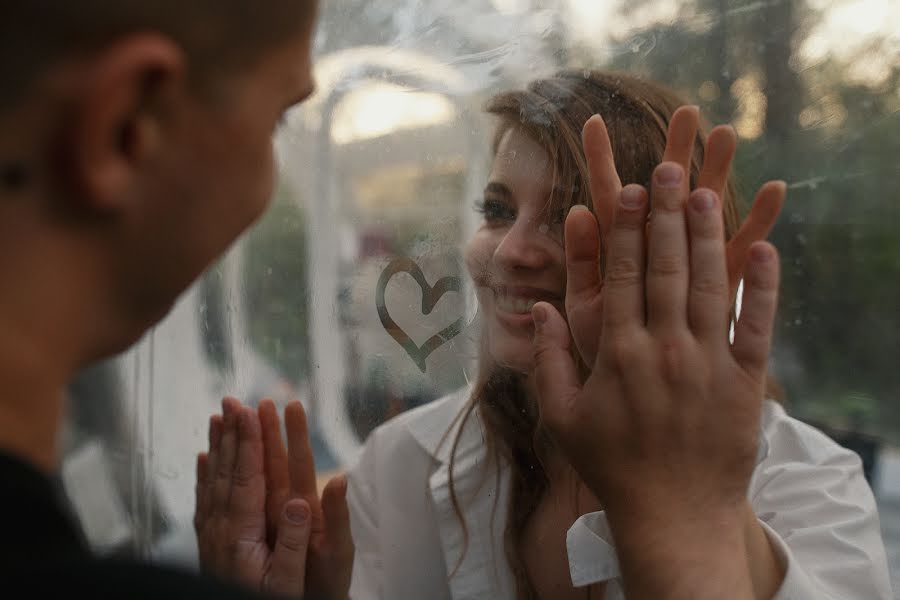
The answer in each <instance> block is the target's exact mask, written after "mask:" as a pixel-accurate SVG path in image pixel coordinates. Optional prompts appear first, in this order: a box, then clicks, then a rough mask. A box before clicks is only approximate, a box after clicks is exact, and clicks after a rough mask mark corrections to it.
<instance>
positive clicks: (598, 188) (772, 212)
mask: <svg viewBox="0 0 900 600" xmlns="http://www.w3.org/2000/svg"><path fill="white" fill-rule="evenodd" d="M699 126H700V115H699V113H698V111H697V109H696V107H690V106H686V107H681V108H679V109H678V110H676V111H675V112H674V113H673V115H672V119H671V121H670V123H669V130H668V134H667V136H666V149H665V153H664V155H663V162H674V163H678V164H679V165H681V167H682V168H683V169H684V170H685V172H686V173H689V172H690V167H691V156H692V155H693V152H694V143H695V140H696V137H697V131H698V129H699ZM583 142H584V150H585V155H586V157H587V162H588V170H589V173H590V181H589V185H590V190H591V197H592V199H593V204H594V209H595V212H596V214H597V220H598V222H599V224H600V234H601V237H602V239H603V242H604V244H605V246H606V247H607V248H608V247H609V233H610V231H611V228H612V223H613V219H614V218H615V214H616V206H617V205H618V203H619V195H620V193H621V191H622V182H621V181H620V179H619V175H618V172H617V171H616V165H615V162H614V160H613V153H612V146H611V144H610V142H609V136H608V134H607V131H606V126H605V125H604V123H603V120H602V119H601V118H599V117H596V118H593V119H590V120H589V121H588V122H587V124H586V125H585V127H584V135H583ZM736 145H737V138H736V136H735V133H734V129H732V128H731V127H729V126H727V125H720V126H718V127H714V128H713V129H712V131H710V133H709V135H708V136H707V138H706V147H705V148H704V160H703V165H702V166H701V168H700V175H699V177H698V179H697V187H698V188H706V189H709V190H712V191H713V192H715V194H716V195H717V196H718V197H719V198H720V199H721V198H723V197H724V195H725V190H726V184H727V181H728V176H729V173H730V170H731V163H732V160H733V159H734V153H735V149H736ZM784 198H785V186H784V184H783V183H781V182H777V181H771V182H768V183H766V184H765V185H763V186H762V187H761V188H760V189H759V191H758V192H757V193H756V197H755V198H754V200H753V205H752V206H751V207H750V212H749V213H748V214H747V216H746V218H745V219H744V221H743V222H742V223H741V225H740V227H739V228H738V230H737V231H736V232H735V234H734V235H733V236H732V238H731V239H730V240H728V242H727V243H726V245H725V260H726V267H727V271H728V288H729V294H730V296H729V297H730V298H731V302H730V303H729V309H730V308H731V306H732V304H733V303H734V299H735V296H736V295H737V290H738V284H739V283H740V281H741V278H742V277H743V272H744V266H745V265H746V263H747V259H748V252H749V249H750V246H751V245H752V244H753V243H754V242H757V241H760V240H764V239H766V236H768V235H769V232H770V231H771V229H772V226H773V225H774V224H775V221H776V220H777V218H778V215H779V213H780V212H781V208H782V206H783V205H784ZM582 218H585V219H587V216H586V215H584V216H582ZM568 239H569V237H568V236H567V240H568ZM588 241H590V242H591V243H593V244H595V246H594V247H590V248H589V247H581V248H579V247H576V246H572V245H571V244H569V243H567V244H566V248H567V250H568V251H569V252H568V253H567V259H568V262H569V268H570V269H575V273H574V275H576V277H574V278H573V277H569V279H568V282H569V285H568V289H567V290H566V314H567V320H568V321H569V324H570V325H571V327H572V331H577V332H588V334H587V335H584V336H580V337H578V336H576V338H575V345H576V347H577V348H578V350H579V353H580V355H581V357H582V360H584V362H585V364H586V365H592V364H593V363H594V359H595V358H596V353H597V348H596V342H597V339H598V338H599V328H600V326H601V325H602V323H601V321H600V314H602V311H601V310H600V309H599V306H600V304H601V303H602V301H603V298H602V295H601V294H600V293H599V292H600V289H601V288H602V281H601V277H600V272H601V266H600V264H599V254H600V245H599V244H600V242H599V240H597V239H595V238H591V240H585V243H587V242H588ZM576 249H580V250H581V251H582V252H583V254H584V255H585V256H586V257H588V258H587V259H586V260H581V259H580V258H579V257H575V256H572V255H571V252H574V251H575V250H576Z"/></svg>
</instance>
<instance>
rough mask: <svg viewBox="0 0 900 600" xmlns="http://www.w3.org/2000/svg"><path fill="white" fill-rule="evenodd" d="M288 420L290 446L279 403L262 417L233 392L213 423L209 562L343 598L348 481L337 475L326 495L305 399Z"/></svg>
mask: <svg viewBox="0 0 900 600" xmlns="http://www.w3.org/2000/svg"><path fill="white" fill-rule="evenodd" d="M285 421H286V425H287V430H288V447H287V448H285V445H284V442H283V440H282V438H281V430H280V423H279V419H278V413H277V411H276V409H275V406H274V404H273V403H272V402H271V401H264V402H262V403H261V404H260V408H259V412H258V413H257V411H255V410H253V409H251V408H248V407H244V406H242V405H241V404H240V402H238V401H237V400H235V399H232V398H226V399H225V401H224V402H223V416H219V415H215V416H213V417H212V418H211V419H210V430H209V431H210V433H209V444H210V447H209V452H208V453H203V454H200V455H199V456H198V460H197V506H196V511H195V515H194V528H195V530H196V532H197V540H198V545H199V553H200V564H201V567H202V568H203V569H204V570H205V571H208V572H210V573H213V574H215V575H218V576H221V577H225V578H230V579H236V580H238V581H240V582H242V583H244V584H245V585H247V586H249V587H251V588H254V589H259V590H263V591H267V592H273V593H277V594H279V595H284V596H289V597H295V598H303V597H304V596H307V595H309V596H311V597H315V598H332V599H341V600H342V599H344V598H346V597H347V591H348V589H349V583H350V581H349V580H350V571H351V569H352V564H353V543H352V539H351V536H350V526H349V514H348V512H347V505H346V500H345V494H346V480H345V479H344V478H343V476H339V477H335V478H334V479H332V480H331V481H330V482H329V483H328V485H327V486H326V488H325V490H324V492H323V494H322V496H321V498H320V497H319V494H318V490H317V488H316V477H315V467H314V464H313V459H312V451H311V449H310V445H309V437H308V432H307V428H306V418H305V415H304V413H303V408H302V407H301V406H300V404H299V403H292V404H291V405H289V406H288V408H287V410H286V411H285Z"/></svg>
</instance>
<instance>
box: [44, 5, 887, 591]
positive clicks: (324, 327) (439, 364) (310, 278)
mask: <svg viewBox="0 0 900 600" xmlns="http://www.w3.org/2000/svg"><path fill="white" fill-rule="evenodd" d="M898 32H900V5H898V4H897V3H896V2H893V1H892V0H848V1H838V0H834V1H830V0H809V1H805V2H800V1H789V0H788V1H778V0H774V1H764V2H751V1H737V0H691V1H686V2H674V1H668V0H632V1H630V2H599V1H596V0H433V1H426V2H423V1H419V2H415V1H409V0H408V1H401V0H391V1H387V0H339V1H338V0H332V1H330V2H329V1H327V0H326V1H325V2H324V5H323V7H322V10H321V17H320V21H319V30H318V34H317V37H316V41H315V53H316V70H315V72H316V80H317V91H316V94H315V96H313V98H312V99H311V100H310V101H308V102H307V103H305V104H304V105H302V106H300V107H298V108H296V109H294V110H292V111H291V112H290V113H289V114H288V116H287V118H286V120H285V123H284V125H283V126H282V127H281V129H280V131H279V133H278V135H277V137H276V140H275V143H276V148H277V151H278V157H279V172H280V185H279V188H278V191H277V193H276V195H275V197H274V199H273V202H272V205H271V207H270V210H269V212H268V213H267V214H266V216H265V217H264V218H263V219H262V220H261V221H260V222H259V223H258V224H257V225H256V226H255V227H254V228H253V230H252V231H250V232H249V233H248V234H247V235H246V236H245V237H244V238H243V239H242V240H241V241H240V243H238V244H237V245H236V246H235V247H234V248H233V249H232V250H231V251H230V252H229V254H228V255H227V256H226V257H225V258H224V259H223V260H222V261H220V262H219V263H218V264H216V265H215V266H214V267H213V268H212V269H211V270H210V271H209V272H208V273H207V274H206V275H205V276H204V277H203V279H202V281H200V282H198V283H197V285H195V286H194V287H193V288H192V289H191V290H190V291H189V292H188V293H187V294H186V295H185V296H184V297H183V298H182V299H181V301H180V302H179V303H178V305H177V306H176V308H175V309H174V311H173V312H172V314H171V315H170V316H169V317H168V318H167V319H166V320H165V321H164V322H163V323H161V324H160V325H159V326H158V327H157V328H156V329H155V330H153V331H152V332H151V333H150V334H149V335H148V336H147V337H146V338H145V339H144V340H143V341H142V342H141V343H140V344H139V345H138V346H137V347H136V348H135V349H133V350H132V351H130V352H128V353H127V354H125V355H124V356H122V357H120V358H118V359H116V360H114V361H110V362H109V363H107V364H104V365H101V366H99V367H96V368H93V369H91V370H89V371H86V372H85V373H83V374H82V375H81V376H80V377H79V379H78V380H77V381H76V382H74V383H73V385H72V388H71V396H72V400H71V403H70V413H69V424H68V427H67V430H66V434H65V440H64V443H65V448H66V460H65V461H64V467H63V472H62V477H63V480H64V483H65V484H66V486H67V489H68V491H69V494H70V496H71V497H72V500H73V503H74V505H75V507H76V510H77V512H78V513H79V515H80V516H81V518H82V521H83V523H84V525H85V528H86V531H87V534H88V537H89V539H90V541H91V543H92V545H94V547H95V548H97V549H98V550H100V551H101V552H104V553H122V554H136V555H139V556H143V557H153V558H155V559H158V560H164V561H175V562H179V563H183V564H189V565H190V564H193V562H194V561H195V542H194V535H193V531H192V528H191V518H192V512H193V494H194V491H193V486H194V461H195V456H196V453H197V452H198V451H200V450H203V449H204V448H205V445H206V427H207V422H208V417H209V416H210V414H212V413H214V412H217V411H219V410H220V404H219V402H220V400H221V398H222V397H223V396H225V395H232V396H235V397H237V398H238V399H240V400H241V401H243V402H246V403H248V404H251V405H255V404H256V403H258V401H259V400H260V399H262V398H266V397H271V398H273V399H274V400H275V401H276V404H278V406H279V407H282V406H283V405H284V404H285V403H286V402H287V401H288V400H289V399H292V398H298V399H300V400H301V401H302V402H303V404H304V406H305V407H306V409H307V411H308V413H309V418H310V424H311V429H312V435H313V443H314V449H315V452H316V460H317V466H318V468H319V470H320V471H321V473H322V474H323V475H324V474H327V473H331V472H334V471H337V470H340V469H343V468H346V467H347V466H348V465H350V464H352V462H353V461H354V460H355V458H356V457H357V455H358V453H359V450H360V447H361V444H362V443H363V441H364V440H365V438H366V436H367V435H368V434H369V433H370V432H371V431H372V430H373V429H374V428H375V427H376V426H377V425H379V424H381V423H383V422H385V421H386V420H387V419H389V418H391V417H392V416H395V415H397V414H399V413H401V412H403V411H405V410H408V409H410V408H413V407H416V406H420V405H422V404H425V403H427V402H429V401H432V400H434V399H436V398H438V397H440V396H442V395H444V394H446V393H448V392H450V391H453V390H455V389H458V388H459V387H461V386H463V385H465V384H466V383H467V382H468V381H470V380H471V379H472V378H473V377H474V376H475V373H476V359H477V353H478V339H479V328H478V315H477V312H478V310H477V305H476V303H475V299H474V295H473V292H472V285H471V282H470V281H469V280H468V279H467V275H466V272H465V267H464V265H463V262H462V254H461V248H462V245H463V244H464V243H465V241H466V240H467V239H468V236H469V235H470V234H471V233H472V231H474V229H475V227H477V224H478V222H479V219H480V216H479V215H477V214H476V213H475V211H474V210H473V204H474V202H475V201H476V200H477V199H478V198H479V197H480V196H481V194H482V189H483V187H484V184H485V182H486V178H487V174H488V172H489V169H490V159H491V150H490V145H491V139H492V134H493V122H492V121H491V120H490V119H489V118H488V117H486V116H485V115H484V114H483V112H482V109H483V106H484V103H485V101H486V100H487V99H488V98H489V97H490V96H491V95H492V94H494V93H496V92H499V91H503V90H507V89H513V88H520V87H522V86H524V85H525V84H527V82H528V81H530V80H532V79H534V78H537V77H540V76H545V75H550V74H552V73H554V72H555V71H557V70H559V69H561V68H583V69H594V68H597V69H607V70H622V71H626V72H630V73H634V74H637V75H642V76H645V77H648V78H650V79H653V80H656V81H659V82H661V83H664V84H666V85H668V86H670V87H672V88H673V89H675V90H676V91H678V92H679V93H680V94H681V95H682V96H684V97H685V98H687V99H688V100H689V101H691V102H695V103H697V104H698V105H699V106H700V108H701V111H702V114H703V115H704V116H705V117H706V118H707V119H708V120H709V121H710V122H712V123H720V122H722V123H724V122H730V123H733V124H734V126H735V128H736V131H737V133H738V135H739V138H740V141H739V148H738V156H737V160H736V163H735V172H736V174H737V180H738V183H739V186H740V188H741V191H742V192H743V195H744V198H745V203H744V204H745V206H744V208H746V206H747V205H748V204H749V201H750V200H751V198H749V197H747V195H748V194H751V193H752V192H753V191H754V190H756V189H757V188H758V186H759V185H760V184H761V183H762V182H763V181H765V180H768V179H773V178H781V179H784V180H786V181H787V183H788V200H787V203H786V206H785V209H784V211H783V213H782V215H781V217H780V220H779V223H778V225H777V226H776V228H775V230H774V232H773V233H772V235H771V238H770V239H771V240H772V241H773V242H774V243H775V245H776V246H777V247H778V249H779V251H780V252H781V256H782V264H783V282H782V296H781V301H780V310H779V316H778V323H777V333H776V344H775V348H774V350H773V354H772V362H771V368H772V374H773V375H774V377H775V378H776V380H777V381H778V383H779V384H780V386H781V387H782V388H783V391H784V393H783V398H782V401H783V402H784V404H785V406H786V407H787V408H788V410H789V412H791V414H793V415H794V416H797V417H799V418H802V419H805V420H808V421H811V422H813V423H815V424H816V425H818V426H819V427H822V428H824V429H825V430H826V431H828V432H829V433H831V434H832V435H834V436H835V437H837V438H839V439H840V440H841V441H842V442H844V443H847V444H851V445H855V446H854V449H857V450H858V451H859V452H860V453H861V455H863V458H864V460H868V461H869V462H867V466H870V467H871V473H870V476H871V481H872V482H873V486H874V488H875V490H876V492H877V495H878V496H879V499H880V500H881V501H882V503H883V505H884V506H886V507H891V506H894V507H895V508H894V509H893V510H894V512H891V510H889V509H887V510H885V512H884V514H883V517H882V518H883V521H884V523H885V525H884V527H885V540H886V542H887V543H888V546H889V548H888V551H889V558H890V559H891V560H892V561H893V564H895V565H896V564H900V509H898V508H896V507H897V506H900V476H898V475H897V472H898V470H900V451H898V450H897V449H896V448H897V446H900V403H898V402H897V401H896V398H897V396H898V392H900V377H898V376H897V367H896V362H897V357H898V356H900V336H898V335H897V332H898V331H900V300H898V298H900V283H898V282H900V236H898V235H897V233H896V230H897V226H898V216H900V202H897V200H898V198H897V194H898V190H900V160H898V157H900V85H898V83H900V33H898ZM423 298H424V299H425V302H424V304H423ZM429 340H431V341H430V342H429ZM848 432H853V433H855V434H859V435H848ZM876 458H877V460H875V459H876ZM898 589H900V588H898Z"/></svg>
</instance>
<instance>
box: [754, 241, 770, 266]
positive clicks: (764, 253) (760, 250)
mask: <svg viewBox="0 0 900 600" xmlns="http://www.w3.org/2000/svg"><path fill="white" fill-rule="evenodd" d="M750 258H751V259H753V260H755V261H756V262H761V263H764V262H769V261H770V260H772V251H771V250H770V249H769V247H768V246H767V245H766V244H756V245H754V246H753V247H752V248H750Z"/></svg>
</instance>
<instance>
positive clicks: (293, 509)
mask: <svg viewBox="0 0 900 600" xmlns="http://www.w3.org/2000/svg"><path fill="white" fill-rule="evenodd" d="M285 512H286V514H287V518H288V521H290V522H291V523H293V524H295V525H303V524H304V523H306V520H307V519H308V518H309V509H307V508H306V507H305V506H304V505H302V504H288V506H287V510H286V511H285Z"/></svg>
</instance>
